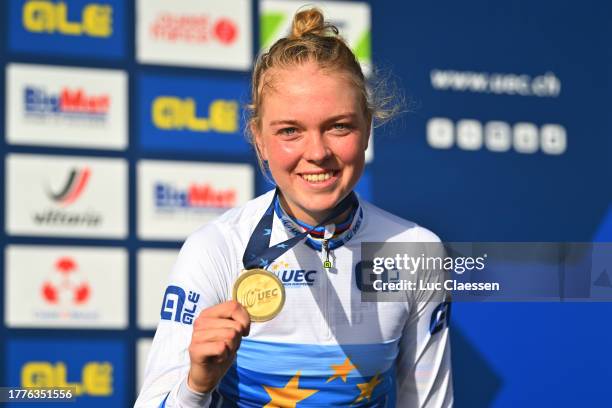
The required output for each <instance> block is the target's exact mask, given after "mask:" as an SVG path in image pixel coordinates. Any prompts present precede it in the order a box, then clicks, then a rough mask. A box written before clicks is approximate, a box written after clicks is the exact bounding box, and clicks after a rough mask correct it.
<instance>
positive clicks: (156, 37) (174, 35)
mask: <svg viewBox="0 0 612 408" xmlns="http://www.w3.org/2000/svg"><path fill="white" fill-rule="evenodd" d="M136 5H137V8H136V35H137V38H136V50H137V51H136V52H137V59H138V61H139V62H141V63H152V64H162V65H186V66H193V67H208V68H220V69H235V70H248V69H250V67H251V62H252V42H253V40H252V34H251V32H252V27H251V2H250V1H249V0H233V1H230V2H223V1H216V2H212V1H200V0H175V1H171V2H169V1H166V0H138V2H137V3H136Z"/></svg>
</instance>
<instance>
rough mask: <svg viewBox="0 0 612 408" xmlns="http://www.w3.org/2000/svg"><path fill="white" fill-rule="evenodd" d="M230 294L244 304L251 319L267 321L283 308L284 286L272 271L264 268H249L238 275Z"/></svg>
mask: <svg viewBox="0 0 612 408" xmlns="http://www.w3.org/2000/svg"><path fill="white" fill-rule="evenodd" d="M232 296H233V298H234V300H235V301H237V302H238V303H240V304H241V305H242V306H244V308H245V309H246V310H247V312H248V313H249V315H250V316H251V320H252V321H254V322H267V321H268V320H271V319H272V318H274V317H275V316H276V315H277V314H279V313H280V311H281V309H282V308H283V305H284V304H285V287H284V286H283V284H282V282H281V281H280V279H278V278H277V277H276V275H274V274H273V273H271V272H268V271H266V270H265V269H250V270H247V271H244V272H243V273H242V274H241V275H240V276H239V277H238V279H237V280H236V283H234V290H233V294H232Z"/></svg>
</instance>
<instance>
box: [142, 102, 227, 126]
mask: <svg viewBox="0 0 612 408" xmlns="http://www.w3.org/2000/svg"><path fill="white" fill-rule="evenodd" d="M238 117H239V115H238V102H236V101H233V100H224V99H215V100H213V101H212V102H211V103H210V105H209V106H208V117H198V115H197V106H196V101H195V100H194V99H193V98H178V97H175V96H158V97H157V98H155V99H154V100H153V103H152V105H151V118H152V120H153V124H154V125H155V127H157V128H158V129H162V130H189V131H193V132H210V131H216V132H220V133H235V132H237V131H238V126H239V125H238Z"/></svg>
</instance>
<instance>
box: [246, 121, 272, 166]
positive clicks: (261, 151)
mask: <svg viewBox="0 0 612 408" xmlns="http://www.w3.org/2000/svg"><path fill="white" fill-rule="evenodd" d="M249 128H250V130H251V134H252V135H253V142H254V143H255V149H256V150H257V154H258V155H259V157H260V159H261V160H263V161H267V160H268V155H267V152H266V146H265V143H264V140H263V136H262V135H261V130H260V129H259V126H257V123H255V121H253V122H251V123H250V125H249Z"/></svg>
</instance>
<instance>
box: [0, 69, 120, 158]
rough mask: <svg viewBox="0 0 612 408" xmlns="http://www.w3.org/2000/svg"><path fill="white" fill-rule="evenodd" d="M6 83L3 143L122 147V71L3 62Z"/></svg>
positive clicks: (105, 147) (100, 147) (102, 147)
mask: <svg viewBox="0 0 612 408" xmlns="http://www.w3.org/2000/svg"><path fill="white" fill-rule="evenodd" d="M6 83H7V88H6V100H7V104H6V118H7V124H6V139H7V142H8V143H10V144H25V145H42V146H45V145H46V146H63V147H80V148H96V149H113V150H120V149H125V148H126V147H127V144H128V135H127V127H128V124H127V75H126V73H125V72H124V71H116V70H105V69H89V68H87V69H86V68H70V67H57V66H45V65H25V64H9V65H8V66H7V68H6Z"/></svg>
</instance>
